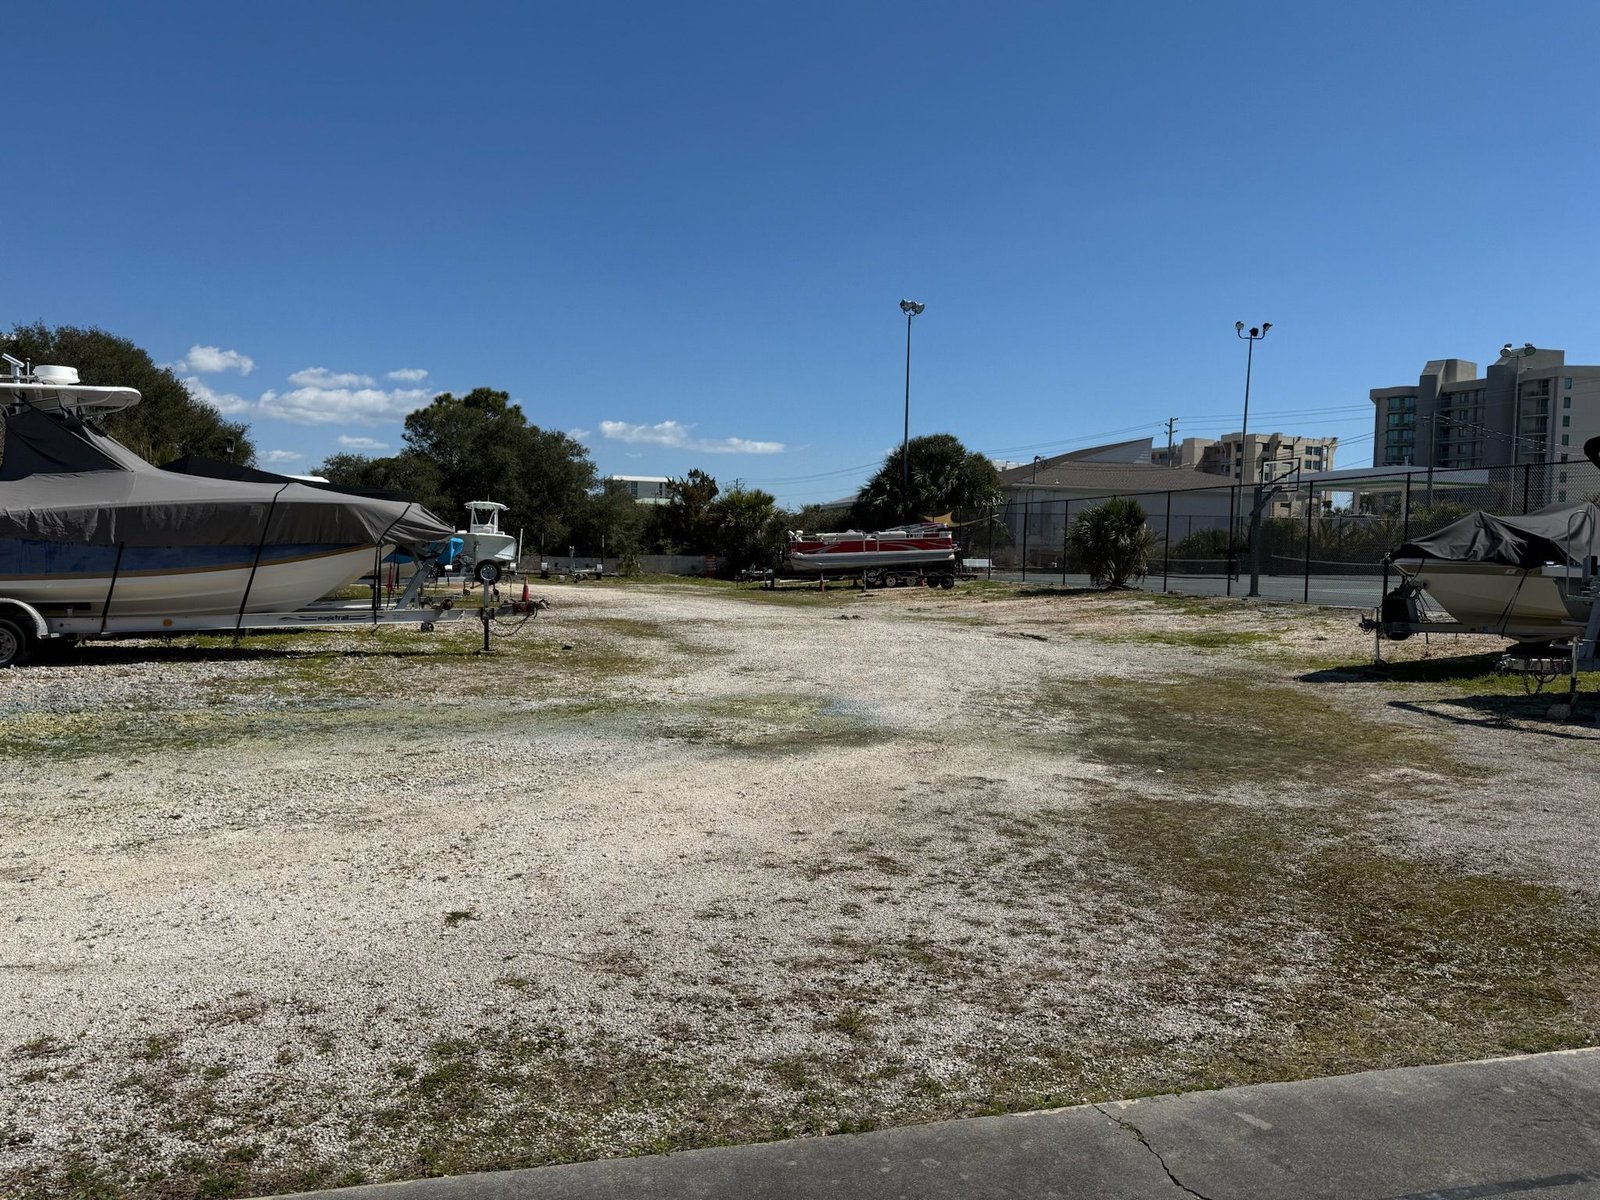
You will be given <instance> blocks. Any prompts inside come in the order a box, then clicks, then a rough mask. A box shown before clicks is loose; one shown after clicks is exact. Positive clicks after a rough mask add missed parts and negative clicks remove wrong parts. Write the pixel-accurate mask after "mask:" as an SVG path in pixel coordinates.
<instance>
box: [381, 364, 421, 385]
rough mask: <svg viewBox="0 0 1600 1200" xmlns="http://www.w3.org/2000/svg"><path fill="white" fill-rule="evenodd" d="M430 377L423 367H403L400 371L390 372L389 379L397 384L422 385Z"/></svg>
mask: <svg viewBox="0 0 1600 1200" xmlns="http://www.w3.org/2000/svg"><path fill="white" fill-rule="evenodd" d="M427 377H428V373H427V372H426V371H424V370H423V369H422V368H421V367H401V368H400V369H399V370H398V371H390V372H389V375H388V378H390V379H393V380H394V381H395V382H397V383H421V382H422V381H423V380H424V379H426V378H427Z"/></svg>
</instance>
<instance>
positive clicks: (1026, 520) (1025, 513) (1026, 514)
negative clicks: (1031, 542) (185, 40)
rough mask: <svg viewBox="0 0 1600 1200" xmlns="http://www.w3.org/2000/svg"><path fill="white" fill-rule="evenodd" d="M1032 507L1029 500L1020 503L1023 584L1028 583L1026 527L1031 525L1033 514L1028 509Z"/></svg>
mask: <svg viewBox="0 0 1600 1200" xmlns="http://www.w3.org/2000/svg"><path fill="white" fill-rule="evenodd" d="M1032 507H1033V502H1032V501H1031V500H1024V501H1023V502H1022V582H1023V583H1027V582H1028V526H1029V525H1030V524H1031V523H1032V521H1031V518H1032V515H1033V514H1032V513H1031V512H1030V509H1032Z"/></svg>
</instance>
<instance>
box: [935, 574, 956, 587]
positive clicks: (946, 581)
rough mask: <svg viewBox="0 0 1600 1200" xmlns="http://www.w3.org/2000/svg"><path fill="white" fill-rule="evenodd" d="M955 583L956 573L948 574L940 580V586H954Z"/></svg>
mask: <svg viewBox="0 0 1600 1200" xmlns="http://www.w3.org/2000/svg"><path fill="white" fill-rule="evenodd" d="M955 585H956V577H955V576H954V575H946V576H945V577H944V578H943V579H941V580H939V586H940V587H942V588H953V587H955Z"/></svg>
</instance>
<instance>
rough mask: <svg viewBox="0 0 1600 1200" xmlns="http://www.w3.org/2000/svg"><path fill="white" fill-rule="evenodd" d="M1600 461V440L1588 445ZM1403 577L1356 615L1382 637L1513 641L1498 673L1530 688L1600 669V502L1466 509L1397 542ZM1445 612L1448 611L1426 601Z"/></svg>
mask: <svg viewBox="0 0 1600 1200" xmlns="http://www.w3.org/2000/svg"><path fill="white" fill-rule="evenodd" d="M1584 453H1585V454H1586V455H1588V456H1589V458H1590V459H1591V460H1592V461H1595V462H1596V465H1597V466H1600V438H1596V439H1592V440H1591V441H1590V442H1589V443H1588V444H1587V445H1585V446H1584ZM1387 565H1388V566H1391V567H1393V568H1394V569H1395V570H1397V571H1398V572H1399V573H1400V584H1399V586H1398V587H1396V588H1394V589H1393V590H1391V591H1389V592H1387V593H1386V594H1385V595H1384V597H1383V601H1382V603H1381V604H1380V605H1379V607H1378V611H1377V612H1376V613H1375V614H1374V615H1373V616H1372V617H1369V618H1365V619H1363V621H1362V627H1363V628H1366V629H1370V630H1373V631H1374V633H1375V635H1376V637H1377V639H1378V640H1377V646H1378V648H1379V649H1378V651H1377V653H1378V654H1379V656H1380V657H1381V647H1382V640H1383V639H1384V638H1388V639H1389V640H1391V641H1402V640H1404V639H1406V638H1409V637H1411V636H1413V635H1415V634H1418V633H1421V634H1430V633H1482V634H1490V635H1493V636H1496V637H1503V638H1508V639H1510V640H1511V641H1512V642H1514V643H1515V645H1514V646H1513V647H1512V648H1511V649H1510V650H1509V651H1507V652H1506V653H1505V654H1504V655H1502V656H1501V659H1500V669H1501V670H1503V671H1506V672H1508V673H1514V674H1520V675H1522V676H1523V679H1524V682H1525V684H1527V683H1529V682H1530V681H1531V684H1532V685H1533V686H1535V687H1542V686H1543V685H1544V683H1546V682H1549V681H1551V680H1554V679H1556V678H1558V677H1560V676H1562V675H1566V676H1567V677H1568V681H1569V682H1568V708H1567V712H1568V714H1569V715H1570V713H1571V711H1572V709H1571V705H1572V704H1573V703H1575V702H1576V698H1577V694H1578V677H1579V675H1580V673H1582V672H1584V671H1593V670H1596V669H1600V507H1597V506H1596V505H1594V504H1593V503H1590V502H1588V501H1579V502H1577V503H1573V504H1556V505H1552V506H1550V507H1549V508H1544V509H1541V510H1540V511H1538V512H1534V513H1526V514H1523V515H1521V516H1497V515H1495V514H1493V513H1486V512H1475V513H1469V514H1468V515H1467V516H1465V517H1463V518H1461V519H1460V520H1459V521H1454V522H1452V523H1451V524H1449V525H1446V526H1444V527H1443V528H1441V529H1438V530H1435V531H1434V532H1433V533H1431V534H1428V535H1426V536H1424V537H1420V538H1417V539H1415V540H1413V541H1410V542H1407V543H1406V544H1405V545H1403V546H1401V547H1400V548H1399V549H1398V550H1396V551H1395V552H1394V553H1393V554H1391V555H1390V556H1389V558H1388V560H1387ZM1429 600H1431V601H1432V602H1433V603H1434V604H1437V605H1438V606H1439V607H1441V608H1443V609H1444V610H1445V615H1444V616H1439V615H1436V614H1434V613H1432V612H1430V611H1429V610H1428V608H1427V602H1428V601H1429Z"/></svg>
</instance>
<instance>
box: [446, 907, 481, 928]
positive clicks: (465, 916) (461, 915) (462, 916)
mask: <svg viewBox="0 0 1600 1200" xmlns="http://www.w3.org/2000/svg"><path fill="white" fill-rule="evenodd" d="M477 919H478V914H477V913H476V912H475V911H473V910H472V909H470V908H456V909H451V910H450V911H449V912H447V913H445V915H444V924H445V928H446V929H454V928H455V927H456V926H457V925H460V924H461V923H462V922H463V921H476V920H477Z"/></svg>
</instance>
